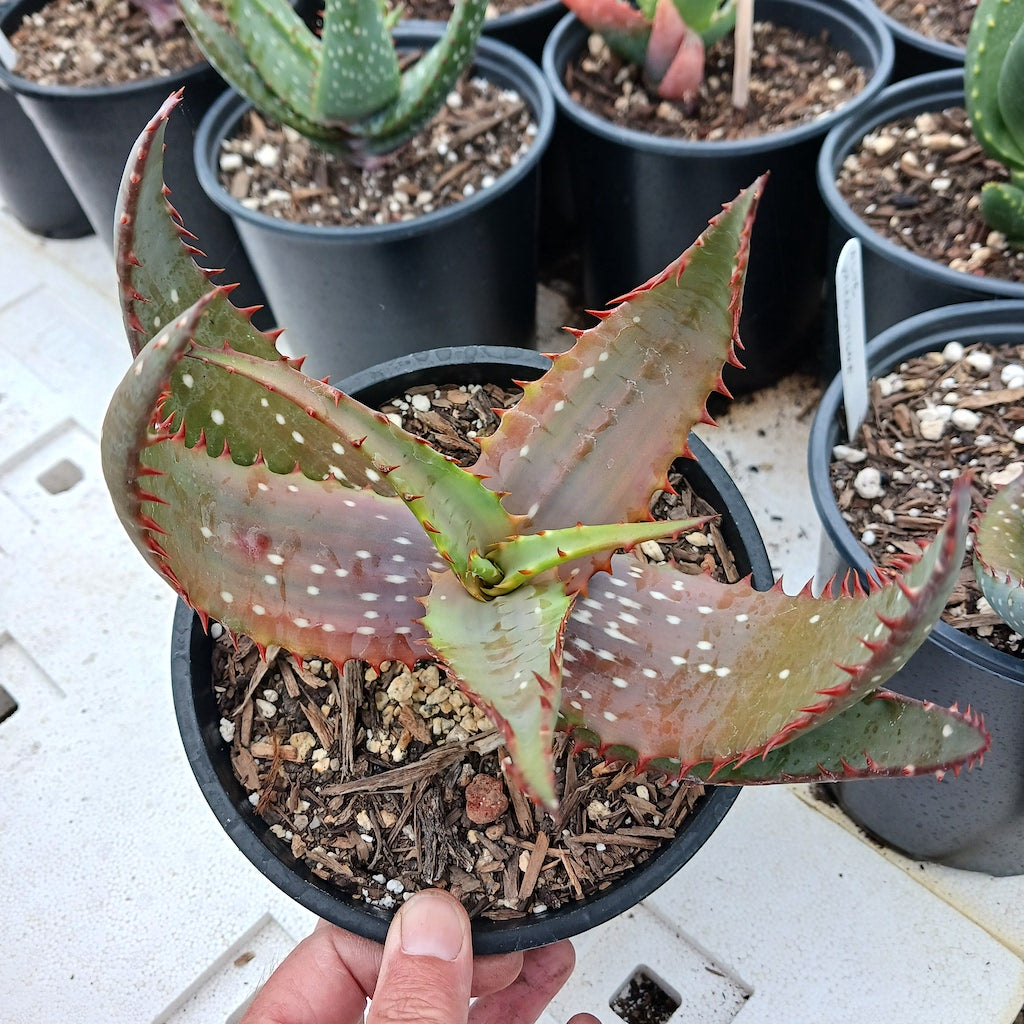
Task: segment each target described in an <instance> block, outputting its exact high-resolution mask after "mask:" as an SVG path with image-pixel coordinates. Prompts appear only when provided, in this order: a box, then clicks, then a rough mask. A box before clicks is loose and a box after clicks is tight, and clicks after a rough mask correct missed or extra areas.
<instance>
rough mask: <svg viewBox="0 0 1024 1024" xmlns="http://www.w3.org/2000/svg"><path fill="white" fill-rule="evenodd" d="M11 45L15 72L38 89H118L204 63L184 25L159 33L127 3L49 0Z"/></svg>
mask: <svg viewBox="0 0 1024 1024" xmlns="http://www.w3.org/2000/svg"><path fill="white" fill-rule="evenodd" d="M11 45H12V46H13V47H14V49H15V50H17V51H18V63H17V65H15V68H14V70H15V72H16V73H17V74H18V75H19V76H20V77H21V78H25V79H27V80H28V81H30V82H38V83H39V84H40V85H71V86H77V85H119V84H121V83H123V82H134V81H137V80H139V79H145V78H163V77H166V76H167V75H172V74H175V73H177V72H178V71H184V70H185V69H186V68H190V67H192V66H193V65H195V64H199V63H201V62H202V61H203V60H205V58H204V57H203V54H202V52H201V51H200V49H199V47H198V46H196V44H195V42H193V40H192V37H191V36H190V35H189V34H188V29H186V28H185V25H184V23H183V22H180V21H176V22H173V23H172V24H170V25H168V26H167V30H166V32H165V33H164V34H160V33H158V32H157V31H156V30H155V29H154V28H153V25H152V24H151V22H150V20H149V15H148V14H146V12H145V11H143V10H141V9H139V8H138V7H136V6H135V5H134V4H131V3H129V0H116V2H113V3H111V2H109V0H107V2H104V0H53V2H52V3H48V4H47V5H46V6H45V7H43V8H42V9H41V10H39V11H38V12H36V13H35V14H30V15H28V16H27V17H26V18H25V20H24V21H23V22H22V25H21V27H20V28H19V29H18V30H17V31H16V32H15V33H14V35H12V36H11Z"/></svg>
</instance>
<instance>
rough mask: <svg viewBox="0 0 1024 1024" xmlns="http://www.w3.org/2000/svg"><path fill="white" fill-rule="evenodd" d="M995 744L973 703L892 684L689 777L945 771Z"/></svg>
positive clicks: (753, 779) (835, 777)
mask: <svg viewBox="0 0 1024 1024" xmlns="http://www.w3.org/2000/svg"><path fill="white" fill-rule="evenodd" d="M988 746H989V735H988V733H987V732H986V731H985V724H984V722H983V721H982V720H981V719H980V718H978V716H977V715H974V714H972V713H971V712H970V711H969V710H968V712H967V713H966V714H962V713H961V712H959V711H958V710H957V709H956V708H941V707H938V706H937V705H935V704H928V703H923V702H920V701H916V700H912V699H911V698H909V697H903V696H900V695H899V694H896V693H891V692H889V691H882V692H880V693H873V694H869V695H868V696H867V697H865V698H864V699H863V700H861V701H859V702H858V703H856V704H854V705H853V706H852V707H848V708H846V709H845V710H844V711H841V712H840V713H839V714H838V715H836V716H835V717H834V718H831V719H830V720H829V721H828V722H826V723H825V724H824V725H822V726H820V727H819V728H817V729H813V730H811V731H809V732H804V733H801V734H800V735H799V736H797V737H795V738H794V739H793V740H792V741H791V742H789V743H787V744H786V745H785V746H783V747H776V748H775V749H774V750H771V751H770V752H768V753H767V754H765V755H764V756H759V757H755V758H752V759H751V760H749V761H744V762H743V763H742V764H733V765H726V766H724V767H721V766H719V767H718V768H717V770H716V766H715V765H714V764H713V763H710V762H705V763H704V764H701V765H697V766H695V767H694V768H693V769H691V770H690V771H689V773H688V774H687V778H689V779H692V780H694V781H701V782H706V781H711V782H714V783H715V784H716V785H724V786H734V785H741V786H743V785H763V784H766V783H775V782H841V781H843V780H850V779H880V778H892V777H902V776H909V775H923V774H926V773H929V772H931V773H934V774H936V775H938V776H939V778H941V777H942V775H943V773H944V772H946V771H953V772H956V773H957V774H959V772H960V770H961V768H963V767H965V766H966V767H971V766H973V765H974V764H975V763H976V762H977V761H979V760H980V759H981V757H982V756H983V755H984V753H985V751H986V750H987V749H988Z"/></svg>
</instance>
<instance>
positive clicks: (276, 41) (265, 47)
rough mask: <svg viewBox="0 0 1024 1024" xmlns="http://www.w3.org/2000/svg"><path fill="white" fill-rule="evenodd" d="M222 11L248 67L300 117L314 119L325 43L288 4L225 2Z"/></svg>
mask: <svg viewBox="0 0 1024 1024" xmlns="http://www.w3.org/2000/svg"><path fill="white" fill-rule="evenodd" d="M328 6H329V5H328ZM224 11H225V13H226V15H227V18H228V22H229V24H230V25H231V31H232V32H233V33H234V35H235V37H236V38H237V40H238V42H239V43H240V44H241V48H242V50H243V51H244V52H245V56H246V59H247V60H248V63H249V64H251V65H252V67H253V68H254V69H255V70H256V72H257V73H258V74H259V76H260V78H261V79H262V81H263V82H264V83H266V85H267V88H269V89H270V91H271V92H273V93H274V94H275V95H276V96H277V97H278V98H279V99H280V100H281V101H282V102H284V103H285V104H287V106H288V107H290V108H291V109H292V110H293V111H295V112H296V113H297V114H299V115H300V116H302V117H305V118H308V119H309V120H311V121H315V120H316V119H317V110H316V105H315V103H314V101H313V92H314V88H315V83H316V81H317V78H318V76H319V73H320V68H321V64H322V60H323V45H322V44H321V42H320V40H319V39H318V38H317V37H316V36H315V35H314V34H313V33H312V32H311V31H310V30H309V29H308V28H307V27H306V25H305V23H304V22H303V21H302V19H301V18H300V17H299V16H298V14H296V13H295V10H294V8H293V7H292V6H291V4H289V3H288V0H224Z"/></svg>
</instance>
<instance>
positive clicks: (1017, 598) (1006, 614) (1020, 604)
mask: <svg viewBox="0 0 1024 1024" xmlns="http://www.w3.org/2000/svg"><path fill="white" fill-rule="evenodd" d="M974 575H975V577H976V578H977V580H978V585H979V586H980V587H981V590H982V593H983V594H984V595H985V599H986V600H987V601H988V603H989V604H990V605H992V608H993V609H994V610H995V611H996V613H997V614H998V615H999V616H1000V617H1001V618H1002V620H1003V621H1004V622H1005V623H1006V624H1007V625H1008V626H1010V627H1011V628H1013V629H1014V630H1016V631H1017V632H1018V633H1024V474H1022V475H1021V476H1019V477H1017V479H1016V480H1014V481H1012V482H1011V483H1008V484H1007V485H1006V486H1005V487H1002V488H1001V489H1000V490H999V491H997V492H996V494H995V497H993V499H992V501H991V502H990V503H989V505H988V508H986V509H985V512H984V513H983V514H982V516H981V517H980V519H979V520H978V524H977V531H976V536H975V543H974Z"/></svg>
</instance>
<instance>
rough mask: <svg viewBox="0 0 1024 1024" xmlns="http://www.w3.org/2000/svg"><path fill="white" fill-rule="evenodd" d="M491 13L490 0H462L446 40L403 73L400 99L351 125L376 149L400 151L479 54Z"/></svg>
mask: <svg viewBox="0 0 1024 1024" xmlns="http://www.w3.org/2000/svg"><path fill="white" fill-rule="evenodd" d="M486 13H487V0H456V2H455V5H454V7H453V8H452V13H451V16H450V17H449V19H448V23H447V24H446V26H445V30H444V34H443V35H442V36H441V38H440V39H439V40H438V41H437V42H436V43H435V44H434V45H433V46H432V47H431V48H430V49H429V50H428V51H427V52H426V53H425V54H424V55H423V56H422V57H420V59H419V60H418V61H416V63H415V64H413V66H412V67H411V68H409V70H408V71H406V72H405V73H404V74H403V75H402V84H401V89H400V91H399V93H398V95H397V96H396V98H395V100H394V102H393V103H392V104H391V105H390V106H388V107H385V108H384V109H382V110H381V111H379V112H378V113H376V114H372V115H370V116H368V117H366V118H364V119H363V120H361V121H359V122H358V123H356V124H354V125H352V126H351V131H352V133H353V135H356V136H358V137H360V138H362V139H364V140H366V141H368V142H370V143H372V145H371V146H370V147H369V151H370V152H374V153H379V152H387V151H389V150H392V149H396V148H397V147H398V146H400V145H401V144H402V143H403V142H405V141H407V140H408V139H411V138H412V137H413V136H414V135H415V134H416V133H417V132H419V131H421V130H422V129H423V127H424V126H425V125H426V124H427V123H428V122H429V120H430V119H431V118H432V117H433V116H434V114H435V113H437V111H438V110H439V109H440V107H441V104H442V103H443V102H444V101H445V99H446V97H447V96H448V94H449V93H450V92H451V90H452V88H453V87H454V85H455V83H456V82H457V81H458V80H459V76H460V75H461V74H462V71H463V70H464V69H465V68H466V67H468V66H469V63H470V61H471V60H472V58H473V51H474V50H475V48H476V44H477V40H478V39H479V38H480V30H481V29H482V28H483V24H484V17H485V15H486Z"/></svg>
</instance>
